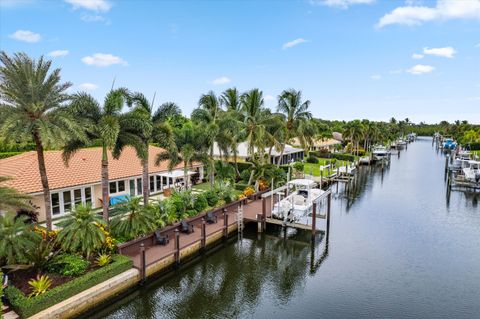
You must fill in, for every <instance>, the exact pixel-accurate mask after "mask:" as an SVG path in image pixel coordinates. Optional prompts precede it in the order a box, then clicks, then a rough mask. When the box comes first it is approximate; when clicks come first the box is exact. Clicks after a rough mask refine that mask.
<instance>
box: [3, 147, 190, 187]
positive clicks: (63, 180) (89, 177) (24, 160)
mask: <svg viewBox="0 0 480 319" xmlns="http://www.w3.org/2000/svg"><path fill="white" fill-rule="evenodd" d="M160 151H162V149H161V148H159V147H155V146H150V149H149V159H150V160H149V172H150V173H158V172H165V171H168V168H167V164H168V163H167V162H162V163H160V165H159V166H155V164H154V162H155V156H156V155H157V154H158V153H159V152H160ZM101 159H102V150H101V148H99V147H95V148H86V149H81V150H80V151H78V152H77V153H75V155H74V156H73V157H72V158H71V160H70V162H69V165H68V167H66V166H65V164H64V162H63V159H62V152H61V151H46V152H45V164H46V167H47V176H48V182H49V186H50V189H52V190H53V189H59V188H66V187H72V186H76V185H85V184H96V183H100V180H101ZM108 162H109V178H110V180H115V179H120V178H127V177H131V176H139V175H141V174H142V166H141V163H140V160H139V159H138V157H137V155H136V153H135V150H134V149H133V148H132V147H126V148H125V149H124V151H123V152H122V155H121V156H120V158H119V159H118V160H115V159H113V158H112V155H111V153H110V152H109V154H108ZM182 165H183V164H180V165H178V166H177V167H176V168H181V167H182ZM0 176H10V177H12V179H11V180H9V181H6V182H4V183H3V184H4V185H8V186H10V187H13V188H15V189H17V190H18V191H21V192H24V193H37V192H41V191H42V184H41V181H40V173H39V170H38V161H37V153H36V152H34V151H32V152H27V153H23V154H20V155H17V156H12V157H8V158H5V159H2V160H0Z"/></svg>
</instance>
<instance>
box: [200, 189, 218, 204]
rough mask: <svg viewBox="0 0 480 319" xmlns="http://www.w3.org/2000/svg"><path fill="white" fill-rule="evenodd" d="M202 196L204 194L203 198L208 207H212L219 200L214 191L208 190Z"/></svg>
mask: <svg viewBox="0 0 480 319" xmlns="http://www.w3.org/2000/svg"><path fill="white" fill-rule="evenodd" d="M204 194H205V198H206V200H207V202H208V206H210V207H213V206H215V205H216V204H217V203H218V201H219V198H218V195H217V193H216V192H215V190H213V189H209V190H207V191H206V192H205V193H204Z"/></svg>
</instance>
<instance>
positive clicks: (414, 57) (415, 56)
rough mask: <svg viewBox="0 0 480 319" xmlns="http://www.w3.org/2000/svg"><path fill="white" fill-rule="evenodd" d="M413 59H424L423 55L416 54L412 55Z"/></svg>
mask: <svg viewBox="0 0 480 319" xmlns="http://www.w3.org/2000/svg"><path fill="white" fill-rule="evenodd" d="M412 59H415V60H420V59H423V54H418V53H414V54H412Z"/></svg>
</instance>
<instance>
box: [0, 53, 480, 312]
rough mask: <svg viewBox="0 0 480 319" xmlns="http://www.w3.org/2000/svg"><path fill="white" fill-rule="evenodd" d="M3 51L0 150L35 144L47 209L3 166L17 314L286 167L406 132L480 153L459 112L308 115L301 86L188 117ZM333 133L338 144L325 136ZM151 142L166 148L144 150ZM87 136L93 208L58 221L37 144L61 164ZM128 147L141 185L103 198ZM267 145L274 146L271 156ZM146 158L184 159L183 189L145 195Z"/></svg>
mask: <svg viewBox="0 0 480 319" xmlns="http://www.w3.org/2000/svg"><path fill="white" fill-rule="evenodd" d="M0 62H1V64H0V80H1V82H0V96H1V99H2V103H1V104H0V160H1V159H5V158H13V157H14V156H16V155H18V154H21V153H23V152H29V151H31V152H35V153H36V155H37V158H38V169H39V172H40V176H41V181H42V193H43V198H44V203H45V210H46V212H47V213H46V220H45V225H43V221H38V211H36V208H35V207H33V205H32V203H31V201H30V199H31V198H30V197H29V195H28V194H22V193H19V192H18V191H17V190H15V189H13V188H10V187H8V186H6V185H5V182H6V181H8V179H9V177H8V176H6V177H4V176H0V212H1V214H0V266H2V271H3V272H6V273H8V274H10V276H11V280H10V282H9V286H8V287H7V288H6V291H5V293H6V295H7V297H8V300H9V303H10V305H11V306H12V307H13V309H14V310H15V311H16V312H17V313H18V314H19V315H20V316H21V317H22V318H26V317H29V316H31V315H34V314H35V313H37V312H39V311H41V310H43V309H45V308H47V307H49V306H52V305H54V304H56V303H59V302H61V301H63V300H65V299H67V298H69V297H71V296H73V295H75V294H78V293H79V292H81V291H83V290H85V289H87V288H90V287H92V286H94V285H95V284H98V283H100V282H102V281H105V280H107V279H109V278H111V277H113V276H115V275H117V274H119V273H121V272H123V271H125V270H127V269H130V268H131V267H132V261H131V260H130V259H129V258H127V257H125V256H121V255H118V254H117V252H118V249H117V245H118V244H120V243H123V242H127V241H130V240H135V239H138V238H140V237H143V236H146V235H149V234H152V233H153V232H154V231H155V230H158V229H162V228H164V227H166V226H168V225H172V224H174V223H178V222H179V221H182V220H185V219H187V218H190V217H194V216H198V215H199V214H202V213H205V212H206V211H208V210H211V209H214V208H217V207H220V206H222V205H224V204H228V203H231V202H234V201H236V200H239V199H243V198H247V197H249V196H251V195H252V194H254V193H257V192H259V191H265V190H267V189H271V188H277V187H279V186H282V185H284V184H285V183H286V182H287V180H289V179H291V178H302V177H305V176H308V175H312V176H315V177H319V176H322V177H328V176H329V174H331V173H332V170H333V169H334V167H335V168H338V167H343V166H349V165H352V164H354V163H356V162H357V161H358V160H359V158H360V157H363V156H369V155H371V151H372V149H373V147H374V146H376V145H380V144H383V145H387V146H388V145H390V143H392V142H394V141H396V140H397V139H399V138H402V137H405V136H406V135H407V134H409V133H416V134H418V135H431V136H433V134H435V133H436V132H439V133H441V134H443V135H449V136H452V137H454V138H455V139H457V140H458V141H459V142H460V143H461V144H462V145H464V146H466V147H467V148H470V149H472V150H475V151H476V152H477V153H480V125H473V124H470V123H468V122H467V121H456V122H454V123H448V122H446V121H443V122H441V123H439V124H425V123H419V124H414V123H411V122H410V120H409V119H408V118H407V119H404V120H396V119H395V118H391V119H390V120H389V121H385V122H382V121H378V122H375V121H370V120H366V119H364V120H359V119H356V120H352V121H329V120H323V119H318V118H314V117H313V115H312V113H311V112H310V101H309V100H307V99H304V97H303V96H302V92H301V91H297V90H294V89H286V90H284V91H282V92H281V93H280V94H279V95H278V97H277V104H278V105H277V108H276V109H269V108H267V107H266V106H265V103H264V97H263V92H262V91H261V90H260V89H258V88H253V89H250V90H247V91H245V92H239V91H238V90H237V89H236V88H229V89H227V90H225V91H223V92H221V93H220V94H217V93H215V92H213V91H210V92H208V93H206V94H203V95H201V96H200V98H199V101H198V106H197V107H196V108H195V109H194V110H193V112H192V113H191V115H190V116H186V115H184V114H182V111H181V108H180V106H178V105H177V104H175V103H174V102H164V103H155V104H154V103H153V101H152V102H149V100H148V99H147V98H146V97H145V96H144V95H143V94H142V93H139V92H131V91H130V90H128V89H127V88H112V90H111V91H109V92H108V93H107V95H106V97H105V101H104V103H103V104H102V103H99V102H98V101H96V100H95V98H94V97H92V96H91V95H89V94H87V93H85V92H77V93H73V94H70V93H68V91H67V89H68V88H70V87H71V85H72V84H71V83H69V82H62V79H61V77H60V69H52V68H51V61H48V60H46V59H44V58H43V57H40V58H39V59H37V60H34V59H32V58H31V57H29V56H27V55H26V54H24V53H15V54H13V55H8V54H7V53H5V52H1V53H0ZM26 92H30V93H26ZM335 136H336V140H335V143H334V144H332V145H326V144H322V142H325V141H328V140H333V139H334V137H335ZM240 143H245V145H246V147H247V156H246V157H245V158H240V157H239V154H238V146H239V144H240ZM319 144H320V145H323V146H318V145H319ZM149 145H155V146H158V147H160V148H161V149H162V151H161V152H159V153H158V154H156V156H155V157H154V158H149V155H148V153H149V152H148V148H149ZM289 145H293V146H295V147H298V148H300V149H302V150H303V152H302V153H301V154H303V156H302V157H301V158H296V160H295V161H294V160H291V159H289V160H288V162H284V160H283V158H284V156H283V155H286V149H287V146H289ZM85 147H100V148H101V149H102V158H101V160H99V162H98V163H97V165H99V166H101V168H102V199H103V201H102V207H101V209H100V210H101V213H100V211H99V210H94V209H92V207H91V206H90V205H88V204H87V205H81V204H80V205H76V206H75V208H74V209H73V210H72V211H71V212H70V213H69V214H68V215H67V216H66V217H65V218H63V219H62V220H61V221H57V220H54V219H53V217H52V214H51V196H50V185H49V181H48V174H47V170H46V166H45V158H44V155H45V152H48V151H49V150H61V151H62V152H63V159H64V165H68V162H69V160H70V159H71V157H72V156H74V155H75V152H77V151H78V150H79V149H81V148H85ZM125 147H133V148H134V149H135V151H136V155H137V157H138V160H139V161H140V163H141V165H142V167H143V174H142V184H143V187H142V194H141V196H138V197H131V198H128V199H127V200H126V201H125V202H123V203H120V204H118V205H116V206H113V207H111V206H110V205H109V189H108V186H109V175H108V173H109V164H110V163H108V156H107V155H108V154H109V153H111V154H112V155H113V158H119V157H120V156H121V155H122V151H123V150H124V149H125ZM216 149H218V151H219V154H216V153H215V152H216ZM274 152H275V153H276V154H280V155H279V156H278V157H272V154H273V153H274ZM272 158H273V159H274V160H272ZM275 158H277V159H275ZM149 162H154V163H156V165H158V164H160V163H163V162H165V163H167V164H168V167H169V169H170V170H171V169H172V168H174V167H176V166H178V165H180V166H181V167H182V170H183V174H184V176H183V180H184V185H183V189H181V190H174V191H173V192H172V194H171V195H170V196H168V197H166V198H164V199H163V200H157V199H152V198H151V197H150V193H149V187H148V185H149V175H148V174H149V173H148V164H149ZM196 163H201V164H202V165H203V167H204V168H205V169H206V174H205V176H206V178H204V179H203V180H201V181H198V183H196V184H194V183H191V181H190V178H189V175H188V171H189V169H190V168H191V167H192V166H193V165H194V164H196ZM192 184H194V185H192ZM54 226H55V227H54Z"/></svg>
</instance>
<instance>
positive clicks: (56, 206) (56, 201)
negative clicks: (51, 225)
mask: <svg viewBox="0 0 480 319" xmlns="http://www.w3.org/2000/svg"><path fill="white" fill-rule="evenodd" d="M52 214H53V215H58V214H60V196H59V194H58V193H53V194H52Z"/></svg>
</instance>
